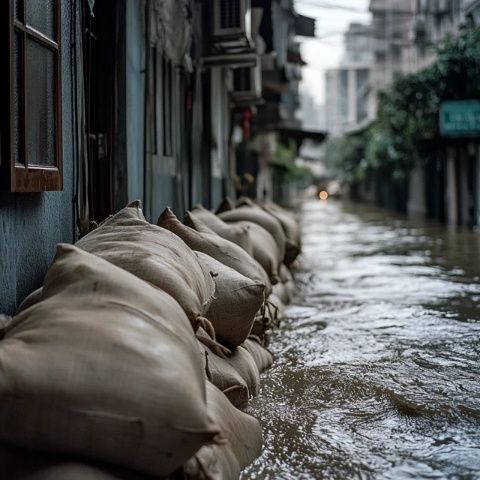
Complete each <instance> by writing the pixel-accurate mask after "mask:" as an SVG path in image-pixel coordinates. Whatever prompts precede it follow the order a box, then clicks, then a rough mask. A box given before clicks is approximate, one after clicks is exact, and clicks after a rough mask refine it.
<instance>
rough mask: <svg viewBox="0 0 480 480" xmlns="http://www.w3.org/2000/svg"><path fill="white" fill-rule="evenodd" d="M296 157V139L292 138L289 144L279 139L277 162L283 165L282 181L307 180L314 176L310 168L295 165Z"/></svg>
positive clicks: (276, 154) (276, 153)
mask: <svg viewBox="0 0 480 480" xmlns="http://www.w3.org/2000/svg"><path fill="white" fill-rule="evenodd" d="M296 158H297V145H296V143H295V141H294V140H292V139H290V140H289V142H288V145H284V144H283V143H281V142H278V141H277V148H276V152H275V164H276V165H278V166H281V167H283V170H284V171H283V173H282V175H281V181H282V182H284V183H287V182H292V181H301V180H304V181H307V180H310V179H311V178H312V172H311V171H310V169H309V168H306V167H299V166H298V165H295V159H296Z"/></svg>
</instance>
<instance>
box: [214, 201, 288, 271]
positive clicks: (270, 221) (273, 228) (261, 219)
mask: <svg viewBox="0 0 480 480" xmlns="http://www.w3.org/2000/svg"><path fill="white" fill-rule="evenodd" d="M219 217H220V218H221V219H222V220H225V221H226V222H228V223H231V222H240V221H248V222H253V223H256V224H257V225H260V226H261V227H263V228H264V229H265V230H267V231H268V232H269V233H270V235H272V237H273V238H274V240H275V243H276V244H277V247H278V251H279V255H280V260H281V261H282V262H283V259H284V257H285V248H286V241H287V239H286V236H285V232H284V231H283V228H282V225H281V224H280V222H279V221H278V220H277V219H276V218H275V217H273V216H272V215H270V214H269V213H268V212H265V211H264V210H262V209H261V208H260V207H257V206H254V207H248V206H242V207H239V208H235V209H233V210H229V211H228V212H223V213H221V214H219Z"/></svg>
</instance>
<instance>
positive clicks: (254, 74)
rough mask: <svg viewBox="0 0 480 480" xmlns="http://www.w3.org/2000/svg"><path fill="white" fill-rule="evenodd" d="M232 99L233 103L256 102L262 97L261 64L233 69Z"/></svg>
mask: <svg viewBox="0 0 480 480" xmlns="http://www.w3.org/2000/svg"><path fill="white" fill-rule="evenodd" d="M231 95H232V99H233V101H234V103H242V104H244V103H257V102H258V101H259V100H261V99H262V70H261V64H260V62H258V64H257V65H256V66H255V67H249V68H236V69H234V70H233V79H232V92H231Z"/></svg>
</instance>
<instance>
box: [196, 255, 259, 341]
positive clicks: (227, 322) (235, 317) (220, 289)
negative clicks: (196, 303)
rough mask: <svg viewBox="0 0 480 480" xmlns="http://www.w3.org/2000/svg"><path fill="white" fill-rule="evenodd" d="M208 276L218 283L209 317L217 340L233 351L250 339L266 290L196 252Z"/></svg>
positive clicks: (208, 313) (208, 312) (207, 315)
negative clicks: (249, 335)
mask: <svg viewBox="0 0 480 480" xmlns="http://www.w3.org/2000/svg"><path fill="white" fill-rule="evenodd" d="M196 254H197V257H198V261H199V263H200V265H201V266H202V268H203V269H204V271H205V272H208V273H210V274H211V275H212V277H213V279H214V281H215V299H214V300H213V301H212V303H211V304H210V307H209V309H208V311H207V313H206V317H207V318H208V320H210V321H211V322H212V325H213V328H214V330H215V335H216V338H217V340H218V341H219V342H220V343H222V344H225V345H226V346H227V347H229V348H232V347H236V346H237V345H240V344H241V343H242V342H244V341H245V339H246V338H247V337H248V334H249V333H250V330H251V328H252V324H253V320H254V318H255V314H256V313H257V312H258V310H259V309H260V307H261V306H262V304H263V302H264V290H265V286H264V285H263V284H262V283H255V282H253V281H252V280H250V279H249V278H247V277H244V276H243V275H241V274H240V273H238V272H237V271H235V270H233V269H232V268H230V267H227V266H226V265H223V264H222V263H220V262H218V261H217V260H215V259H214V258H212V257H210V256H208V255H205V254H204V253H201V252H196Z"/></svg>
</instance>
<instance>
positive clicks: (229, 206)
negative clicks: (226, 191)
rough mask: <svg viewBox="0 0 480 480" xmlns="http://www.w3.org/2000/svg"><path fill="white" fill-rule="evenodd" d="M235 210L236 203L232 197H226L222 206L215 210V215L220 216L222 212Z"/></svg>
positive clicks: (221, 203)
mask: <svg viewBox="0 0 480 480" xmlns="http://www.w3.org/2000/svg"><path fill="white" fill-rule="evenodd" d="M234 208H235V202H234V201H233V200H232V199H231V198H230V197H225V198H224V199H223V200H222V201H221V202H220V205H219V206H218V207H217V209H216V210H215V213H216V214H217V215H218V214H220V213H222V212H227V211H228V210H233V209H234Z"/></svg>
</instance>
